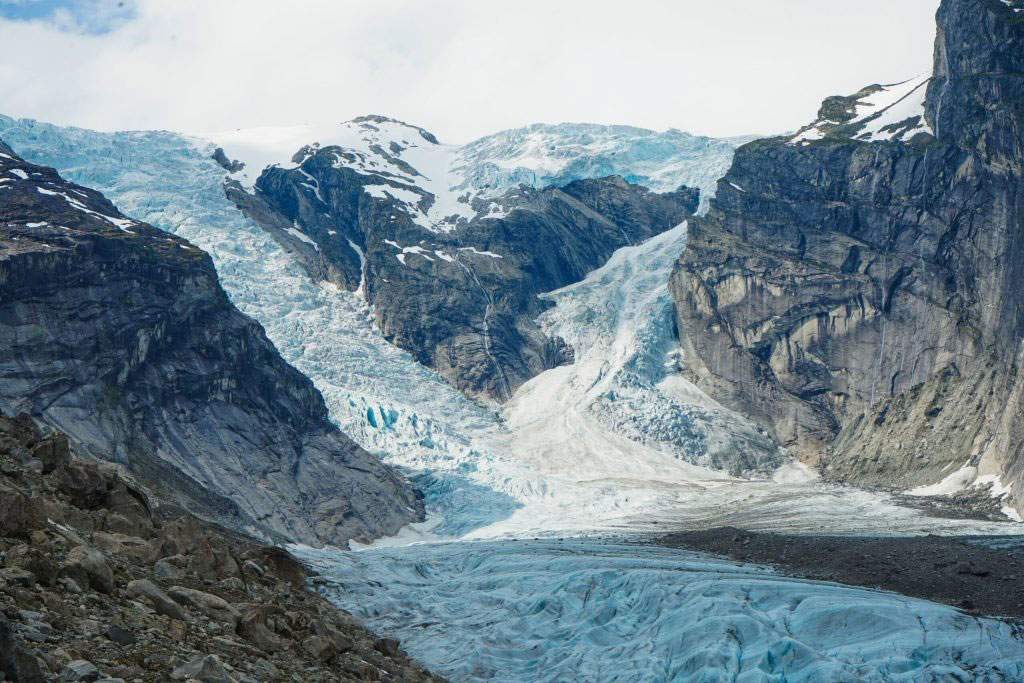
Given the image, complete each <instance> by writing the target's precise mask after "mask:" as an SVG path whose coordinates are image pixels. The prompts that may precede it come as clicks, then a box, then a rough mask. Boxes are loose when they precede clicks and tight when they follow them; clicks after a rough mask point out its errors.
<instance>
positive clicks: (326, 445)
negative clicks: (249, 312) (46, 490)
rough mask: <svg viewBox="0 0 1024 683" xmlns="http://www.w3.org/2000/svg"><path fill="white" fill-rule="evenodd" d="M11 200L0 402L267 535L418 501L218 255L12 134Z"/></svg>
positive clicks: (2, 212)
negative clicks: (240, 292) (257, 315)
mask: <svg viewBox="0 0 1024 683" xmlns="http://www.w3.org/2000/svg"><path fill="white" fill-rule="evenodd" d="M0 197H2V203H0V411H2V412H4V413H7V414H14V413H19V412H25V413H29V414H30V415H32V416H35V417H37V418H39V419H41V420H42V421H43V422H45V423H47V424H48V425H50V426H52V427H56V428H58V429H60V430H62V431H64V432H66V433H67V434H68V436H69V437H70V438H71V440H72V442H73V443H74V444H75V446H76V448H77V449H78V450H79V451H80V452H81V453H82V454H83V455H89V456H92V457H97V458H109V459H114V460H115V461H117V462H119V463H121V464H123V465H124V466H125V467H126V468H127V469H128V470H129V471H130V472H132V473H133V474H135V475H136V476H138V477H139V478H140V479H141V480H142V481H144V482H145V483H147V484H148V485H149V486H150V487H152V488H153V489H154V491H155V492H156V493H157V494H158V495H159V497H161V498H162V499H164V500H166V501H169V502H172V503H175V504H177V505H179V506H181V507H185V508H187V509H191V510H193V511H195V512H198V513H201V514H203V515H205V516H207V517H210V518H212V519H215V520H217V521H221V522H223V523H226V524H229V525H230V526H233V527H235V528H238V529H243V530H246V531H249V532H251V533H257V534H260V535H263V536H272V537H275V538H284V539H289V540H293V541H299V542H303V543H310V544H322V543H334V544H342V543H345V542H347V541H348V540H350V539H353V538H355V539H360V540H365V539H368V538H372V537H376V536H380V535H386V534H391V533H394V532H395V531H396V530H398V529H399V528H400V527H402V526H404V525H405V524H407V523H408V522H410V521H414V520H416V519H418V518H419V517H420V516H421V515H422V504H421V503H420V502H419V501H418V499H417V497H416V494H415V493H414V492H413V490H412V489H411V488H410V487H409V485H408V484H407V483H406V482H404V481H403V480H402V479H401V478H400V477H399V476H398V475H396V474H395V473H394V472H392V471H391V470H390V469H388V468H387V467H385V466H384V465H383V464H381V463H380V462H379V461H378V460H377V459H376V458H374V457H373V456H371V455H370V454H369V453H367V452H366V451H364V450H363V449H361V448H360V447H359V446H357V445H356V444H355V443H353V442H352V441H351V440H350V439H348V438H347V437H346V436H345V435H344V434H342V433H341V432H340V431H339V430H338V429H337V427H335V426H334V425H332V424H331V423H330V421H329V420H328V415H327V409H326V406H325V404H324V401H323V398H322V396H321V395H320V393H319V392H318V391H317V390H316V389H315V388H314V386H313V384H312V382H310V381H309V379H307V378H306V377H305V376H303V375H302V374H300V373H299V372H298V371H296V370H295V369H294V368H292V367H291V366H290V365H288V364H287V363H286V362H285V361H284V360H283V359H282V358H281V356H280V355H279V354H278V352H277V350H276V349H275V348H274V346H273V345H272V344H271V343H270V341H269V340H268V339H267V337H266V335H265V333H264V331H263V329H262V328H261V327H260V325H259V324H258V323H256V322H255V321H253V320H252V319H251V318H248V317H246V316H245V315H243V314H242V313H240V312H239V311H238V309H236V308H235V307H234V305H232V304H231V303H230V302H229V300H228V298H227V296H226V294H225V292H224V290H223V289H222V288H221V286H220V283H219V281H218V278H217V273H216V271H215V270H214V266H213V262H212V260H211V259H210V257H209V255H207V254H206V253H205V252H203V251H201V250H200V249H198V248H196V247H195V246H193V245H192V244H190V243H189V242H187V241H186V240H184V239H181V238H178V237H175V236H173V235H170V234H168V233H166V232H164V231H162V230H159V229H157V228H154V227H152V226H150V225H148V224H146V223H142V222H139V221H136V220H133V219H130V218H127V217H126V216H124V215H123V214H122V213H121V212H120V211H119V210H118V209H117V208H116V207H115V206H114V205H113V204H111V203H110V202H109V201H108V200H107V199H106V198H104V197H103V196H102V195H101V194H99V193H98V192H96V191H93V190H90V189H88V188H86V187H83V186H80V185H76V184H74V183H70V182H68V181H65V180H64V179H63V178H61V177H60V176H59V175H58V174H57V173H56V172H55V171H54V170H53V169H51V168H47V167H44V166H38V165H35V164H32V163H29V162H27V161H25V160H24V159H22V158H20V157H19V156H18V155H16V154H15V152H14V151H13V150H12V149H11V148H10V147H8V146H6V145H3V146H2V147H0Z"/></svg>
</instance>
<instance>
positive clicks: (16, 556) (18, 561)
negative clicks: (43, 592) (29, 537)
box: [7, 545, 57, 588]
mask: <svg viewBox="0 0 1024 683" xmlns="http://www.w3.org/2000/svg"><path fill="white" fill-rule="evenodd" d="M7 564H8V565H9V566H11V567H17V568H19V569H24V570H25V571H28V572H31V573H32V576H33V577H34V579H35V582H36V583H38V584H40V585H42V586H45V587H47V588H50V587H52V586H54V584H55V583H56V581H57V566H56V565H55V564H54V563H53V558H52V557H51V556H50V554H49V553H45V552H43V551H42V550H40V549H38V548H32V547H29V546H27V545H18V546H15V547H14V548H11V549H10V550H9V551H7Z"/></svg>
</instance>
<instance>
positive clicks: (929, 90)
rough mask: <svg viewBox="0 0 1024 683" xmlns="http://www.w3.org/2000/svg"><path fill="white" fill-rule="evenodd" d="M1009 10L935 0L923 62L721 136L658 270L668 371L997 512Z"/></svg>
mask: <svg viewBox="0 0 1024 683" xmlns="http://www.w3.org/2000/svg"><path fill="white" fill-rule="evenodd" d="M1021 12H1024V4H1022V3H1021V2H1020V1H1019V0H943V2H942V4H941V6H940V8H939V10H938V14H937V22H938V33H937V39H936V43H935V59H934V72H933V73H932V75H931V77H930V78H916V79H912V80H909V81H905V82H902V83H896V84H892V85H871V86H868V87H867V88H864V89H862V90H860V91H859V92H857V93H855V94H853V95H851V96H846V97H831V98H829V99H827V100H826V101H825V102H824V104H823V105H822V107H821V110H820V112H819V114H818V118H817V119H816V121H815V122H813V123H812V124H810V125H808V126H806V127H804V128H803V129H801V130H800V131H799V132H798V133H797V134H796V135H794V136H790V137H781V138H772V139H767V140H759V141H756V142H752V143H749V144H747V145H745V146H743V147H741V148H740V149H739V150H738V151H737V153H736V156H735V159H734V161H733V164H732V167H731V168H730V170H729V172H728V173H727V174H726V176H725V177H724V178H723V179H722V180H721V181H720V182H719V185H718V194H717V197H716V199H715V200H714V201H713V202H712V205H711V209H710V211H709V212H708V214H707V216H706V217H705V218H699V219H696V220H695V221H694V222H693V223H692V230H691V236H690V243H689V246H688V248H687V250H686V252H685V253H684V255H683V256H682V258H681V259H680V261H679V263H678V264H677V267H676V269H675V271H674V273H673V275H672V283H671V288H672V291H673V296H674V299H675V302H676V306H675V307H676V317H677V323H678V327H679V329H680V330H681V331H682V332H683V350H684V356H685V362H686V365H687V371H688V374H689V376H690V377H691V378H692V379H693V380H694V381H695V382H696V383H697V384H698V385H699V386H700V387H701V388H703V389H704V390H705V391H707V392H708V393H709V394H711V395H712V396H713V397H714V398H716V399H718V400H719V401H721V402H722V403H724V404H725V405H727V406H729V407H732V408H734V409H736V410H738V411H740V412H742V413H744V414H746V415H749V416H750V417H752V418H753V419H754V420H756V421H757V422H758V423H760V424H762V425H763V426H765V427H767V428H768V429H770V430H771V432H772V434H773V435H774V436H775V438H776V439H777V440H778V441H779V443H781V444H783V445H785V446H786V447H788V448H790V449H791V450H792V451H793V452H795V453H797V454H799V455H800V456H801V457H802V458H803V459H805V460H808V461H814V460H818V459H819V458H820V461H821V462H820V465H821V468H822V471H823V472H824V473H825V474H826V476H828V477H830V478H833V479H837V480H841V481H848V482H854V483H858V484H862V485H871V486H881V487H886V488H895V489H901V490H905V489H910V490H911V492H912V493H915V494H920V495H942V494H947V495H948V494H958V495H960V496H961V497H964V495H965V494H966V497H967V498H972V497H973V498H975V499H977V500H978V501H980V503H981V504H982V505H983V507H984V506H987V507H989V508H992V507H994V508H995V509H996V510H998V509H999V508H1001V509H1002V511H1003V512H1004V513H1005V514H1007V515H1009V516H1011V517H1014V518H1017V519H1019V518H1020V517H1019V515H1020V513H1021V512H1022V511H1024V457H1022V456H1024V454H1022V448H1024V431H1022V430H1021V429H1020V425H1021V419H1022V417H1024V382H1022V379H1024V377H1022V376H1021V370H1020V365H1021V362H1022V360H1024V359H1022V357H1021V349H1022V348H1024V346H1022V343H1024V287H1022V285H1021V283H1022V282H1024V279H1022V277H1024V244H1021V235H1022V234H1024V233H1022V228H1024V192H1022V188H1024V183H1022V180H1024V178H1022V176H1024V165H1022V162H1024V107H1022V103H1024V22H1022V20H1021ZM990 497H991V498H992V499H994V501H995V503H994V504H993V502H992V501H990V500H989V498H990ZM985 501H988V502H985Z"/></svg>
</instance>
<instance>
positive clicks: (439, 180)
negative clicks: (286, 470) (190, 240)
mask: <svg viewBox="0 0 1024 683" xmlns="http://www.w3.org/2000/svg"><path fill="white" fill-rule="evenodd" d="M217 142H218V144H220V145H221V147H220V148H218V150H217V151H216V152H215V155H216V158H218V159H219V160H220V162H221V163H222V164H223V165H224V167H225V170H226V171H227V172H228V180H227V183H226V186H225V187H226V191H227V194H228V197H229V198H230V199H231V200H232V201H234V202H235V204H236V205H237V206H238V208H239V209H241V210H242V211H243V212H244V213H245V214H246V215H247V216H248V217H249V218H250V219H252V220H253V221H255V222H256V223H258V224H259V225H261V226H262V227H263V228H264V229H266V230H267V231H268V232H269V234H271V235H272V236H274V238H275V239H276V240H278V242H279V243H280V244H281V245H282V246H284V247H285V248H287V249H289V250H290V251H292V252H293V253H295V254H296V255H297V256H298V258H299V259H300V260H301V262H302V263H303V264H304V266H305V268H306V271H307V272H308V274H309V275H310V277H311V278H313V279H314V281H328V282H331V283H334V284H336V285H337V286H339V287H343V288H346V289H349V290H358V291H360V292H361V293H362V295H363V296H364V297H365V300H366V302H367V303H368V304H369V305H370V306H371V307H372V310H373V313H374V315H375V318H376V322H377V325H378V326H379V328H380V329H381V331H382V332H383V334H384V336H385V337H386V338H387V339H388V340H389V341H391V342H392V343H394V344H396V345H397V346H399V347H400V348H403V349H406V350H408V351H409V352H410V353H412V354H413V356H414V357H415V358H416V359H417V360H418V361H419V362H421V363H423V364H424V365H426V366H428V367H431V368H434V369H436V370H437V371H438V372H440V373H441V374H442V375H443V376H445V377H446V378H447V379H448V380H449V381H451V382H452V384H454V385H455V386H456V387H458V388H459V389H461V390H463V391H464V392H466V393H467V394H469V395H470V396H476V397H484V398H487V399H494V400H497V401H499V402H500V401H506V400H508V399H509V398H511V396H512V394H513V393H514V392H515V390H516V389H517V388H518V387H519V386H521V385H522V384H523V383H524V382H526V381H527V380H528V379H530V378H531V377H533V376H535V375H537V374H538V373H540V372H542V371H544V370H546V369H549V368H552V367H556V366H558V365H561V364H564V363H565V362H567V361H569V360H570V359H571V358H572V351H571V349H569V348H568V347H566V345H565V344H564V342H563V341H562V340H560V339H558V338H556V337H548V336H547V335H545V334H544V333H543V331H542V330H541V329H540V327H539V326H538V325H537V324H536V318H537V316H538V315H539V314H540V313H541V312H542V311H543V310H544V309H545V308H546V307H547V306H548V304H546V303H545V302H543V301H542V300H541V299H539V298H538V297H537V295H538V294H540V293H542V292H546V291H551V290H554V289H557V288H560V287H563V286H565V285H567V284H570V283H573V282H577V281H579V280H581V279H582V278H583V277H584V276H585V275H586V274H587V273H588V272H589V271H591V270H593V269H594V268H597V267H598V266H600V265H602V264H603V263H604V262H605V261H607V259H608V258H609V257H610V256H611V254H612V252H614V251H615V250H616V249H618V248H620V247H623V246H628V245H631V244H635V243H638V242H641V241H643V240H645V239H647V238H649V237H651V236H653V235H656V234H659V233H662V232H665V231H667V230H669V229H671V228H673V227H675V226H677V225H679V224H681V223H682V222H683V221H685V220H686V219H687V218H688V217H690V216H691V215H692V214H693V212H694V211H696V210H697V206H698V201H699V199H698V197H699V193H698V191H697V190H691V189H689V188H685V187H682V188H679V189H677V190H674V191H672V192H665V193H656V192H652V191H650V190H649V189H647V188H645V187H641V186H639V185H634V184H631V183H629V182H627V181H625V180H624V179H623V178H621V177H618V176H611V177H607V178H595V179H581V180H573V181H571V182H567V183H566V184H565V185H562V186H560V187H544V188H542V189H534V188H532V187H529V186H517V187H516V188H514V189H509V190H507V191H504V192H500V193H496V192H495V191H494V188H492V187H487V186H477V185H475V184H473V182H471V181H470V180H468V179H467V178H466V177H465V176H464V175H463V166H461V165H460V164H462V163H464V162H463V160H464V156H463V152H464V150H461V149H460V148H457V147H454V146H449V145H444V144H441V143H440V142H439V141H438V140H437V138H436V137H434V136H433V135H432V134H430V133H429V132H427V131H425V130H423V129H422V128H418V127H416V126H411V125H409V124H406V123H403V122H401V121H396V120H393V119H389V118H386V117H381V116H368V117H360V118H358V119H354V120H352V121H348V122H345V123H343V124H339V125H335V126H330V127H327V128H324V129H317V128H312V127H299V128H295V129H286V130H284V131H276V132H272V131H268V130H257V131H238V132H236V133H234V134H225V135H222V136H219V137H218V138H217ZM477 158H478V159H480V158H482V157H480V156H478V157H477ZM274 159H276V160H277V161H276V162H273V163H271V161H272V160H274Z"/></svg>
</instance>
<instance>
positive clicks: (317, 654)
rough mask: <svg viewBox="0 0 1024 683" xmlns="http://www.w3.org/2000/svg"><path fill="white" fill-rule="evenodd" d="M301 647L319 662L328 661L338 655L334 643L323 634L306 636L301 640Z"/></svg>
mask: <svg viewBox="0 0 1024 683" xmlns="http://www.w3.org/2000/svg"><path fill="white" fill-rule="evenodd" d="M302 649H303V650H305V651H306V652H307V653H309V654H310V655H311V656H312V657H313V658H314V659H318V660H320V661H321V662H329V661H331V660H332V659H334V658H335V657H336V656H337V655H338V648H337V647H336V646H335V644H334V643H333V642H331V641H330V640H329V639H327V638H324V637H323V636H310V637H309V638H306V639H305V640H303V641H302Z"/></svg>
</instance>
